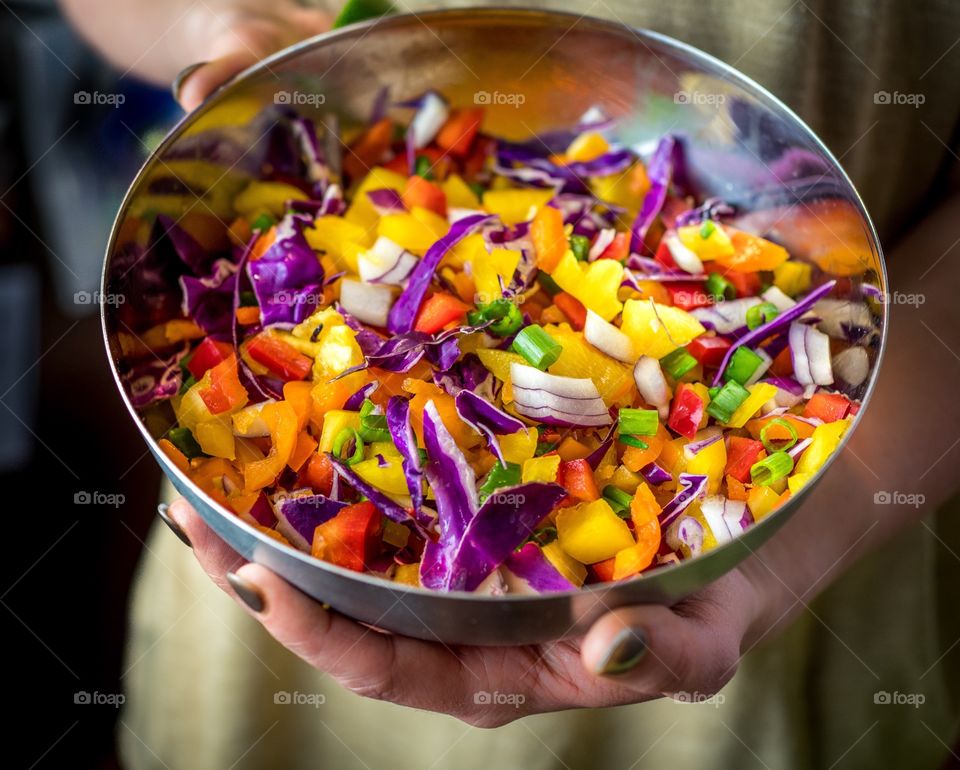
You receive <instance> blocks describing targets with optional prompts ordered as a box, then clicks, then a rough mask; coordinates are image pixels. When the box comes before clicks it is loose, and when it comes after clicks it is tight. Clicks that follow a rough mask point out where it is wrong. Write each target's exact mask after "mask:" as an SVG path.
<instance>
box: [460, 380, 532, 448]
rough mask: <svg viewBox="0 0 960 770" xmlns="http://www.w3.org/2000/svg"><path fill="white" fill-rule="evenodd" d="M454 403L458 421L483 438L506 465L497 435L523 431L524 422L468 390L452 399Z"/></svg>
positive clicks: (462, 391)
mask: <svg viewBox="0 0 960 770" xmlns="http://www.w3.org/2000/svg"><path fill="white" fill-rule="evenodd" d="M454 403H455V405H456V409H457V414H458V415H460V419H461V420H463V421H464V422H465V423H466V424H467V425H469V426H470V427H471V428H473V429H474V430H476V431H477V432H478V433H480V434H481V435H482V436H484V437H485V438H486V439H487V443H488V444H489V446H490V451H491V452H493V454H494V455H495V456H496V458H497V459H498V460H499V461H500V462H501V463H502V464H503V465H506V464H507V463H506V461H505V460H504V459H503V453H502V452H501V451H500V443H499V442H498V441H497V434H501V435H506V434H511V433H516V432H517V431H520V430H523V429H524V428H525V427H526V425H525V424H524V422H523V421H522V420H518V419H517V418H516V417H513V416H512V415H509V414H507V413H506V412H504V411H503V410H502V409H498V408H497V407H495V406H494V405H493V404H491V403H489V402H488V401H485V400H484V399H483V398H481V397H480V396H478V395H477V394H476V393H473V392H471V391H469V390H461V391H460V392H459V393H458V394H457V396H456V398H455V399H454Z"/></svg>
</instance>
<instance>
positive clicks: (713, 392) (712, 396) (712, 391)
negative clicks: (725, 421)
mask: <svg viewBox="0 0 960 770" xmlns="http://www.w3.org/2000/svg"><path fill="white" fill-rule="evenodd" d="M720 389H721V388H720V386H719V385H715V386H714V387H712V388H707V395H708V396H710V400H711V401H713V399H715V398H716V397H717V393H719V392H720Z"/></svg>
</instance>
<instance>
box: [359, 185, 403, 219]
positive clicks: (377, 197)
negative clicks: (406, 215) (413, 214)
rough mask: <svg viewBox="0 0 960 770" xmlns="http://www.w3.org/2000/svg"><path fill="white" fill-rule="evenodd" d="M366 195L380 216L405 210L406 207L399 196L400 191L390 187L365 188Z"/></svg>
mask: <svg viewBox="0 0 960 770" xmlns="http://www.w3.org/2000/svg"><path fill="white" fill-rule="evenodd" d="M367 197H368V198H369V199H370V203H372V204H373V207H374V208H375V209H376V210H377V213H378V214H379V215H380V216H384V215H386V214H397V213H402V212H404V211H406V210H407V207H406V206H405V205H404V203H403V198H401V197H400V193H398V192H397V191H396V190H394V189H393V188H392V187H381V188H379V189H377V190H367Z"/></svg>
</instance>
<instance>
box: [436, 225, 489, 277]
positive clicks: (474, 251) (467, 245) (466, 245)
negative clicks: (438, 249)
mask: <svg viewBox="0 0 960 770" xmlns="http://www.w3.org/2000/svg"><path fill="white" fill-rule="evenodd" d="M486 256H487V247H486V244H485V243H484V240H483V236H482V235H480V233H474V234H473V235H468V236H467V237H466V238H464V239H463V240H462V241H460V242H459V243H458V244H457V245H456V246H454V247H453V248H452V249H450V251H448V252H447V253H446V254H445V255H444V257H443V260H442V261H441V263H440V264H441V265H443V266H445V267H446V266H449V267H453V268H456V269H458V270H459V269H462V268H463V266H464V265H476V264H477V263H478V262H480V260H481V259H485V258H486Z"/></svg>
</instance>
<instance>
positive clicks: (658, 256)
mask: <svg viewBox="0 0 960 770" xmlns="http://www.w3.org/2000/svg"><path fill="white" fill-rule="evenodd" d="M653 258H654V259H655V260H657V262H659V263H660V264H661V265H663V266H664V267H666V268H669V269H670V270H679V269H680V268H679V267H677V263H676V262H674V261H673V254H671V253H670V247H669V246H667V241H666V239H665V238H661V239H660V244H659V245H658V246H657V250H656V251H655V252H654V253H653Z"/></svg>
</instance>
